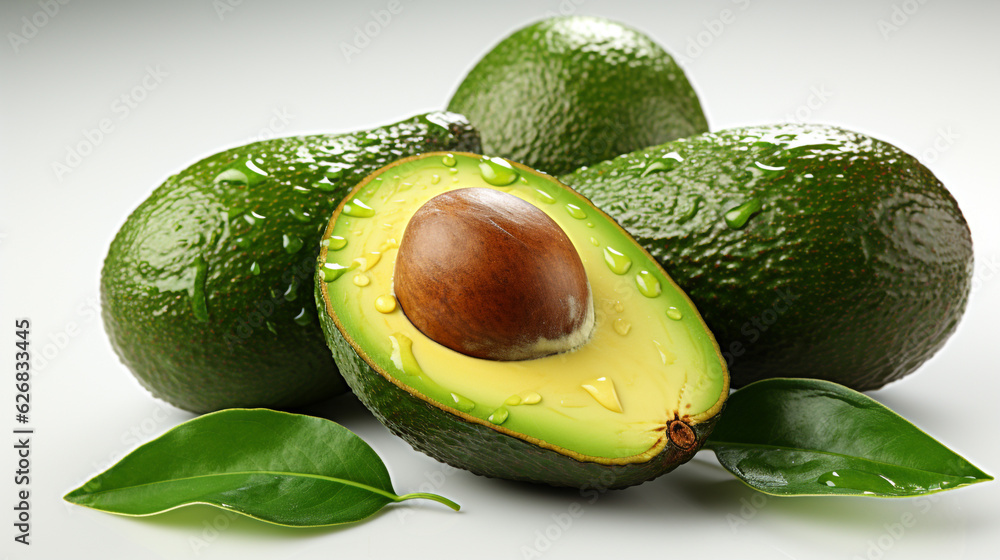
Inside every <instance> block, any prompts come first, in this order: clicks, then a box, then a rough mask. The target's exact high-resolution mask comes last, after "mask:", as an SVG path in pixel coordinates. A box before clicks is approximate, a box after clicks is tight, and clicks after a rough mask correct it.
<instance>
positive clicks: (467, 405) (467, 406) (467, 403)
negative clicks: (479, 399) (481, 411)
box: [451, 393, 476, 412]
mask: <svg viewBox="0 0 1000 560" xmlns="http://www.w3.org/2000/svg"><path fill="white" fill-rule="evenodd" d="M451 400H452V406H454V407H455V408H457V409H458V410H461V411H462V412H471V411H472V409H474V408H476V403H475V402H473V401H472V399H468V398H466V397H463V396H462V395H459V394H458V393H452V394H451Z"/></svg>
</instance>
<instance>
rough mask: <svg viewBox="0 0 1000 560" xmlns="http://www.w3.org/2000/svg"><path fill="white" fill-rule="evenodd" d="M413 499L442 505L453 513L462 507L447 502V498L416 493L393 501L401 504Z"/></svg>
mask: <svg viewBox="0 0 1000 560" xmlns="http://www.w3.org/2000/svg"><path fill="white" fill-rule="evenodd" d="M414 499H424V500H433V501H435V502H438V503H439V504H444V505H446V506H448V507H450V508H451V509H453V510H455V511H458V510H460V509H462V506H460V505H458V504H456V503H455V502H453V501H451V500H449V499H448V498H445V497H444V496H438V495H437V494H428V493H425V492H417V493H414V494H404V495H402V496H396V499H395V500H393V501H395V502H402V501H403V500H414Z"/></svg>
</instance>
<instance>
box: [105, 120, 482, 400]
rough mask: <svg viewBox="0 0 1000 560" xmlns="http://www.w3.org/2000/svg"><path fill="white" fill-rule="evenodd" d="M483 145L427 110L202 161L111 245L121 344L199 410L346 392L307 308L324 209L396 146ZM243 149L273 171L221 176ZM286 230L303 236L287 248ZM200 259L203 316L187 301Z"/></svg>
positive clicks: (137, 365)
mask: <svg viewBox="0 0 1000 560" xmlns="http://www.w3.org/2000/svg"><path fill="white" fill-rule="evenodd" d="M478 149H479V140H478V135H477V133H476V132H475V131H474V130H473V129H472V128H471V127H470V126H469V124H468V121H467V120H466V119H465V118H464V117H462V116H460V115H455V114H450V113H431V114H427V115H420V116H416V117H413V118H411V119H408V120H404V121H401V122H399V123H396V124H392V125H388V126H383V127H379V128H375V129H372V130H370V131H361V132H356V133H350V134H339V135H313V136H299V137H289V138H279V139H273V140H265V141H261V142H255V143H252V144H248V145H246V146H241V147H238V148H233V149H230V150H226V151H224V152H221V153H218V154H215V155H212V156H209V157H208V158H205V159H203V160H201V161H199V162H198V163H195V164H194V165H192V166H190V167H188V168H187V169H185V170H184V171H182V172H180V173H179V174H177V175H174V176H172V177H170V178H169V179H167V181H166V182H165V183H164V184H163V185H161V186H160V187H158V188H157V189H156V190H155V191H153V193H152V194H151V195H150V197H149V198H148V199H146V200H145V201H144V202H143V203H141V204H140V205H139V207H138V208H136V210H135V211H134V212H133V213H132V214H131V215H130V216H129V218H128V220H126V222H125V224H124V225H123V226H122V228H121V230H120V231H119V232H118V234H117V236H116V237H115V239H114V241H113V242H112V243H111V247H110V250H109V251H108V256H107V258H106V260H105V262H104V268H103V270H102V275H101V297H102V307H103V318H104V325H105V330H106V331H107V333H108V337H109V338H110V340H111V344H112V346H113V348H114V349H115V352H116V353H117V354H118V356H119V357H120V358H121V360H122V362H123V363H124V364H125V365H126V366H127V367H128V368H129V369H130V370H132V372H133V374H134V375H135V376H136V378H137V379H138V380H139V382H140V383H141V384H142V385H143V386H144V387H145V388H146V389H148V390H149V391H150V392H151V393H152V394H153V395H154V396H155V397H157V398H160V399H163V400H165V401H167V402H169V403H171V404H173V405H175V406H177V407H180V408H183V409H186V410H190V411H192V412H198V413H204V412H210V411H213V410H219V409H223V408H232V407H272V408H291V407H297V406H302V405H306V404H308V403H311V402H315V401H318V400H321V399H324V398H328V397H331V396H334V395H337V394H340V393H342V392H344V391H346V390H347V388H346V387H345V385H344V382H343V380H342V379H341V378H340V377H339V376H338V375H337V368H336V365H335V364H334V362H333V361H332V360H331V357H330V353H329V350H328V349H327V347H326V343H325V341H324V340H323V334H322V331H321V329H320V327H319V325H318V324H317V321H316V318H315V316H314V315H313V313H314V309H315V302H314V294H313V291H312V289H311V288H312V284H311V281H312V276H313V274H314V271H315V259H316V255H317V253H318V249H319V240H320V238H321V234H322V231H323V229H324V227H325V226H326V223H327V221H328V219H329V215H330V213H331V212H332V211H333V209H334V208H335V207H336V205H337V204H338V203H339V202H340V200H341V199H342V198H343V197H344V196H346V195H347V193H349V192H350V191H351V189H352V188H353V187H354V185H355V184H357V183H358V182H359V181H360V180H361V179H362V178H364V177H365V176H366V175H368V174H369V173H370V172H372V171H374V170H375V169H378V168H380V167H382V166H383V165H385V164H386V163H388V162H389V161H391V160H393V159H396V158H397V157H401V156H406V155H412V154H416V153H420V152H425V151H432V150H471V151H477V150H478ZM248 157H253V158H264V159H263V162H262V163H259V166H260V167H261V168H263V169H264V170H265V171H267V172H268V173H269V176H268V178H267V179H266V180H264V181H262V182H260V183H257V184H253V183H251V184H250V185H249V186H244V187H242V188H240V187H234V186H226V185H225V184H224V183H223V184H215V183H214V182H213V181H214V180H215V179H216V177H217V176H218V175H219V174H220V172H221V171H223V170H225V169H228V168H230V167H233V166H234V165H237V164H239V163H240V162H243V161H246V160H247V158H248ZM255 161H256V159H255ZM279 166H280V167H279ZM291 167H294V170H293V169H291ZM336 167H345V168H346V169H345V170H344V171H343V173H342V176H341V177H340V178H339V179H335V180H331V181H328V182H327V183H326V185H325V186H326V188H327V189H328V190H325V191H324V190H320V189H318V188H315V187H314V185H315V184H316V183H318V182H320V181H321V180H323V179H324V176H325V172H326V171H327V170H328V169H331V168H336ZM241 169H243V170H244V171H246V168H241ZM330 183H332V184H330ZM296 186H300V187H305V188H307V189H309V190H308V191H297V190H295V189H294V187H296ZM290 209H291V210H292V211H295V210H298V211H299V212H297V216H296V215H293V214H291V213H290V212H289V211H290ZM251 211H252V212H254V213H256V215H257V216H264V218H258V217H254V215H253V214H251ZM302 212H304V213H305V214H302ZM249 219H253V220H254V221H255V222H256V223H255V224H254V225H251V224H250V223H249ZM283 236H288V238H289V239H293V240H294V239H296V238H297V239H299V240H301V241H302V243H303V245H302V248H301V249H300V250H298V251H295V252H291V253H290V252H289V251H287V250H286V249H284V248H283V246H284V239H283ZM240 238H242V240H243V241H239V239H240ZM238 243H240V244H239V245H238ZM293 243H294V241H293ZM253 263H257V265H258V267H259V274H254V273H253V272H252V271H251V267H252V264H253ZM199 266H201V267H202V268H203V269H204V271H205V273H204V277H205V282H204V294H205V298H206V300H205V301H206V306H207V311H208V319H207V320H204V321H203V320H199V318H198V317H196V315H195V313H194V311H193V310H194V308H195V307H196V305H194V304H193V303H194V302H193V301H192V298H193V297H195V296H197V295H198V293H197V291H196V290H195V289H194V288H192V287H191V286H192V285H193V283H194V282H193V281H194V280H196V279H197V277H196V274H197V272H196V270H197V269H198V268H199ZM293 282H297V283H298V284H299V286H298V289H297V290H296V289H294V288H292V289H290V286H291V285H292V284H293ZM161 288H164V289H163V290H161ZM171 290H172V291H171ZM303 310H304V313H305V315H303V316H300V317H299V322H304V323H305V324H304V325H300V324H298V323H297V322H296V320H295V317H296V316H297V315H299V314H300V313H302V312H303ZM271 328H273V329H274V331H275V332H272V331H271Z"/></svg>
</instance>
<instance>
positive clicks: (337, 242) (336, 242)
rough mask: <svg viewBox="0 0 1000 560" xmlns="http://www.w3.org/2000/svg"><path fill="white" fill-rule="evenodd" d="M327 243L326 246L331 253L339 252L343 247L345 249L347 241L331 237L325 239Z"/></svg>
mask: <svg viewBox="0 0 1000 560" xmlns="http://www.w3.org/2000/svg"><path fill="white" fill-rule="evenodd" d="M327 241H329V243H328V244H327V246H328V247H329V248H330V250H331V251H339V250H341V249H343V248H344V247H347V240H346V239H344V238H343V237H341V236H339V235H331V236H330V239H327Z"/></svg>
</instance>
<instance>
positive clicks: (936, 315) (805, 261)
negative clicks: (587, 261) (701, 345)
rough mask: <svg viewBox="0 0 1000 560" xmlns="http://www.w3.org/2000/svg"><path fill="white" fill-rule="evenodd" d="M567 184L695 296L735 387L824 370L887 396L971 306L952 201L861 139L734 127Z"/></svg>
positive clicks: (919, 168) (964, 234) (895, 153)
mask: <svg viewBox="0 0 1000 560" xmlns="http://www.w3.org/2000/svg"><path fill="white" fill-rule="evenodd" d="M561 179H562V181H563V182H565V183H566V184H568V185H570V186H572V187H573V188H575V189H577V190H578V191H579V192H581V193H582V194H584V195H585V196H587V197H588V198H590V199H591V200H592V201H593V202H594V203H595V204H596V205H597V206H598V207H600V208H601V209H602V210H604V211H605V212H608V214H610V215H611V216H612V217H614V218H615V219H616V220H618V222H619V223H620V224H622V226H624V227H625V228H626V229H627V230H628V231H629V232H630V233H631V234H632V235H634V236H635V238H636V239H637V240H638V241H639V242H640V243H641V244H642V245H643V246H644V247H645V248H646V249H647V250H648V251H649V252H650V254H652V255H653V256H654V257H655V258H656V259H657V260H658V261H659V262H660V264H661V265H663V267H664V269H666V270H667V272H668V273H669V274H670V275H671V276H672V277H673V278H674V279H675V280H676V281H677V283H678V284H679V285H680V286H681V287H682V288H683V289H684V290H685V291H686V292H687V293H688V294H689V295H690V296H691V298H692V300H693V301H694V302H695V303H696V305H697V306H698V308H699V310H700V311H701V312H702V315H703V316H704V318H705V321H706V323H707V324H708V325H709V327H710V328H711V330H712V331H713V333H715V336H716V337H717V338H718V341H719V344H720V347H721V348H722V351H723V354H724V355H725V357H726V359H727V361H728V362H729V366H730V371H731V372H732V376H733V385H734V386H737V387H738V386H742V385H745V384H747V383H750V382H752V381H755V380H757V379H763V378H769V377H814V378H822V379H827V380H830V381H834V382H838V383H841V384H844V385H847V386H849V387H852V388H854V389H857V390H871V389H877V388H879V387H881V386H883V385H885V384H886V383H888V382H890V381H893V380H895V379H899V378H900V377H902V376H904V375H906V374H907V373H909V372H911V371H913V370H915V369H916V368H917V367H919V366H920V365H921V364H922V363H923V362H924V361H926V360H927V359H928V358H930V357H931V356H932V355H933V354H934V353H935V352H936V351H937V350H938V349H939V348H940V347H941V346H942V345H943V344H944V342H945V340H946V339H947V338H948V337H949V336H950V335H951V333H952V332H954V330H955V328H956V325H957V324H958V321H959V319H960V318H961V315H962V312H963V310H964V308H965V305H966V302H967V299H968V294H969V289H970V283H971V278H972V262H973V261H972V259H973V253H972V241H971V237H970V233H969V229H968V225H967V224H966V222H965V219H964V218H963V216H962V213H961V211H960V210H959V208H958V205H957V203H956V202H955V200H954V198H953V197H952V196H951V195H950V194H949V193H948V191H947V190H946V189H945V188H944V186H943V185H942V184H941V183H940V181H938V180H937V179H936V178H935V177H934V175H933V174H932V173H931V172H930V171H929V170H927V168H925V167H924V166H923V165H921V164H920V163H919V162H918V161H917V160H916V159H915V158H913V157H912V156H910V155H908V154H906V153H905V152H903V151H901V150H899V149H898V148H896V147H894V146H892V145H890V144H887V143H885V142H882V141H879V140H876V139H873V138H870V137H868V136H865V135H863V134H858V133H855V132H850V131H847V130H843V129H839V128H835V127H830V126H822V125H795V124H784V125H773V126H758V127H747V128H737V129H731V130H724V131H720V132H716V133H710V134H703V135H700V136H695V137H692V138H687V139H684V140H678V141H675V142H671V143H668V144H664V145H662V146H657V147H652V148H649V149H645V150H640V151H637V152H633V153H630V154H626V155H623V156H620V157H618V158H615V159H613V160H610V161H607V162H603V163H600V164H598V165H594V166H592V167H590V168H586V169H581V170H579V171H576V172H574V173H571V174H569V175H565V176H563V177H562V178H561Z"/></svg>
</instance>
